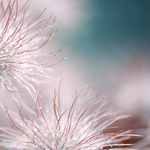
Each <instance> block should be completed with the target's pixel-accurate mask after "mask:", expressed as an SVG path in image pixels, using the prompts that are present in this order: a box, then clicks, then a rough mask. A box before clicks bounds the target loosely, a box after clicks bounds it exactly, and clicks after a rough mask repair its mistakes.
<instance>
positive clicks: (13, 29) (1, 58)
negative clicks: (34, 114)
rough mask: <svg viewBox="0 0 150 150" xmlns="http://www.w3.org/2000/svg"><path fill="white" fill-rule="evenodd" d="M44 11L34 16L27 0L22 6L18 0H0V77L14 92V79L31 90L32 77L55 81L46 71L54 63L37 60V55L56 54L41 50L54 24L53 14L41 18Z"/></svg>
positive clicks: (32, 89)
mask: <svg viewBox="0 0 150 150" xmlns="http://www.w3.org/2000/svg"><path fill="white" fill-rule="evenodd" d="M44 11H45V10H44ZM44 11H43V12H42V13H41V14H40V15H38V16H34V15H31V13H30V11H29V7H28V3H27V2H26V3H25V4H24V5H23V6H22V8H19V5H18V0H9V1H6V0H5V1H3V0H2V1H1V2H0V80H1V83H2V84H3V85H4V87H5V88H6V89H7V90H8V91H10V92H17V89H16V86H14V84H15V83H14V81H16V82H17V83H19V85H20V86H21V87H24V88H25V89H27V90H28V91H29V92H30V93H32V94H33V92H35V91H36V90H35V88H34V87H33V85H32V84H31V81H34V79H35V78H37V77H38V78H41V77H44V78H48V79H50V80H53V81H55V79H53V78H51V77H50V75H49V74H47V72H50V71H51V70H52V69H51V66H53V65H49V64H40V63H38V61H37V58H40V57H46V56H55V53H56V52H53V53H49V54H48V53H47V54H45V53H41V52H40V48H41V47H43V46H44V45H45V44H46V43H47V42H48V41H49V40H50V38H51V36H52V34H53V31H54V29H53V26H54V25H55V24H56V23H55V19H53V20H52V19H51V18H52V16H50V17H49V18H47V19H41V16H42V14H43V13H44ZM51 20H52V21H51ZM50 21H51V23H50ZM45 70H46V71H47V72H46V71H45Z"/></svg>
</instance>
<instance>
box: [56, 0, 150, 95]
mask: <svg viewBox="0 0 150 150" xmlns="http://www.w3.org/2000/svg"><path fill="white" fill-rule="evenodd" d="M81 9H82V11H83V12H84V14H82V15H81V16H80V21H79V22H80V25H79V26H78V27H77V28H76V29H73V30H67V29H66V30H65V31H64V30H63V31H61V30H62V29H61V28H60V31H59V32H60V33H61V32H63V33H65V34H61V36H59V37H58V36H57V35H56V36H57V37H58V39H59V40H60V41H61V42H62V43H63V44H64V43H65V44H66V45H69V46H70V47H71V49H68V52H69V51H72V53H73V55H75V56H76V57H77V59H78V60H76V62H77V63H78V61H79V60H82V64H81V65H83V68H82V70H83V71H84V72H85V74H86V75H85V76H84V77H85V78H86V81H90V82H92V83H93V84H94V86H96V87H97V88H98V89H101V90H103V92H105V90H106V88H107V89H108V88H109V87H110V86H108V84H109V85H110V82H112V79H111V78H112V74H113V72H116V71H118V72H119V71H122V68H123V67H124V66H130V63H131V60H132V59H133V58H135V57H136V55H138V57H139V55H145V54H146V55H149V47H150V17H149V16H150V1H149V0H93V1H91V0H83V1H82V8H81ZM71 13H76V10H73V12H70V14H71ZM75 21H78V20H75ZM60 24H61V22H60ZM59 32H58V35H60V34H59ZM65 35H67V36H66V37H65ZM63 50H64V52H65V50H66V49H65V48H63ZM79 62H80V61H79ZM101 85H103V87H102V88H100V86H101ZM112 86H113V85H112ZM111 88H112V87H111ZM106 91H107V92H108V90H106ZM103 92H102V93H103Z"/></svg>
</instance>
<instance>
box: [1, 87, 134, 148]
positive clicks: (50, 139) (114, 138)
mask: <svg viewBox="0 0 150 150" xmlns="http://www.w3.org/2000/svg"><path fill="white" fill-rule="evenodd" d="M83 91H84V88H83V89H82V90H81V91H80V92H79V93H76V96H75V98H74V100H73V101H72V103H71V105H70V106H68V107H67V104H68V103H69V101H67V100H65V101H63V100H61V99H60V95H59V92H56V90H54V96H53V98H52V99H46V100H45V99H41V98H40V97H38V96H37V99H36V102H35V104H34V106H33V107H29V106H26V107H23V108H20V109H19V111H16V110H15V111H13V110H9V109H7V108H6V107H4V106H2V107H3V109H4V111H5V113H6V116H7V117H8V120H9V122H10V124H11V127H12V128H6V127H1V128H0V129H1V130H2V131H4V133H5V134H1V137H2V138H1V139H0V140H1V144H0V145H1V147H2V148H4V149H11V150H25V149H26V150H94V149H95V150H98V149H105V148H110V149H112V148H113V147H124V146H128V145H130V144H122V141H124V140H127V139H129V138H130V137H131V136H133V135H132V134H129V132H130V131H123V130H122V129H121V128H119V127H118V126H115V125H113V123H114V122H116V121H118V120H120V119H123V118H124V117H126V116H124V115H121V114H120V113H119V112H118V111H117V110H116V108H115V107H111V108H107V107H106V106H107V103H108V100H106V98H104V97H101V98H99V96H95V97H93V96H92V93H87V94H86V95H85V96H81V94H82V93H83ZM91 98H92V99H93V100H92V101H91ZM89 100H90V101H89ZM64 103H65V105H64ZM95 106H98V107H97V108H96V107H95ZM116 128H117V129H119V130H118V131H117V132H113V130H114V129H116ZM122 149H123V148H122Z"/></svg>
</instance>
